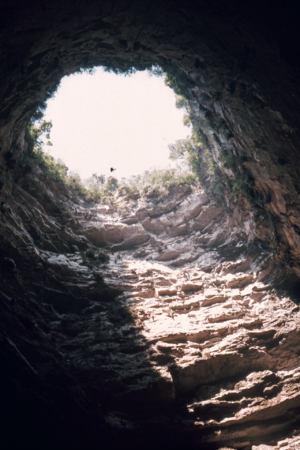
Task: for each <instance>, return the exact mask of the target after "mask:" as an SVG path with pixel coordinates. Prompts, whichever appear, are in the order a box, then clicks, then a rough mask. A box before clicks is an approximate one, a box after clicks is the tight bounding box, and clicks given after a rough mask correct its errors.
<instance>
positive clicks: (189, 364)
mask: <svg viewBox="0 0 300 450" xmlns="http://www.w3.org/2000/svg"><path fill="white" fill-rule="evenodd" d="M31 181H32V183H31V186H34V183H40V182H39V177H35V178H34V177H33V178H32V180H31ZM38 185H39V186H40V189H39V190H38V192H36V191H35V190H34V192H35V194H34V196H33V197H32V202H34V205H35V214H34V216H32V217H31V220H30V224H29V225H28V226H27V230H26V229H25V228H24V227H23V228H22V227H20V228H18V226H19V223H20V217H21V218H22V217H23V215H24V214H25V213H27V210H26V208H24V207H22V203H21V202H19V201H18V196H20V198H24V197H25V196H26V195H29V193H28V192H26V191H25V190H21V188H20V190H19V191H18V195H17V194H16V193H15V195H14V197H10V196H9V193H8V192H7V197H6V209H5V213H4V212H3V215H2V219H1V226H2V227H6V228H7V233H6V235H7V236H10V246H8V244H7V247H6V248H5V251H6V254H7V256H6V257H5V260H3V261H2V263H1V270H2V275H3V277H2V281H1V298H2V300H1V330H2V331H1V352H2V357H3V358H4V359H5V361H7V368H6V369H5V371H4V382H5V383H6V384H7V386H9V389H10V390H16V391H17V393H18V395H19V396H20V397H21V398H22V399H25V400H26V402H28V405H30V407H29V411H31V410H33V411H34V412H35V413H36V411H39V415H40V417H41V418H43V420H42V421H43V426H44V427H45V426H46V425H45V420H44V418H45V417H48V416H49V417H48V419H47V420H48V422H49V423H51V424H52V425H51V426H52V427H53V428H54V429H55V430H56V432H57V433H59V435H60V436H65V439H66V445H68V444H67V443H68V442H70V434H71V435H72V439H74V440H75V441H76V443H78V442H80V445H83V442H85V443H86V445H88V446H89V447H88V448H94V447H93V446H95V447H96V446H97V445H98V443H99V441H102V442H106V443H107V444H106V445H119V444H120V443H121V442H122V445H123V446H125V448H127V447H128V448H138V447H139V446H142V447H143V448H148V447H149V448H150V447H152V446H153V445H154V443H155V442H157V441H159V444H157V445H159V446H161V447H159V448H182V446H183V445H185V446H186V448H191V449H194V448H195V449H196V448H208V449H210V448H211V449H213V448H242V449H247V450H248V449H252V450H254V449H260V450H263V449H265V448H274V449H278V448H293V447H292V445H294V448H297V442H298V441H297V439H298V440H299V437H298V435H297V432H298V431H297V430H298V425H297V423H298V420H299V414H300V394H299V381H300V372H299V353H300V344H299V342H300V313H299V308H298V306H297V305H296V304H295V303H294V302H293V301H292V300H291V299H290V298H289V296H288V293H287V292H284V283H285V282H284V280H283V279H281V278H280V273H279V271H278V269H276V265H275V264H274V261H273V256H272V253H270V252H269V251H268V250H267V249H264V248H263V246H262V243H261V242H260V241H258V240H257V238H256V237H255V230H253V233H252V234H251V232H249V228H248V225H247V220H245V219H246V217H247V214H246V213H245V214H246V215H242V214H235V215H232V214H229V213H228V212H226V210H224V209H223V208H222V207H221V206H220V205H217V204H215V203H213V201H212V200H211V199H209V198H208V197H207V196H205V194H203V193H202V192H197V191H192V190H191V188H190V187H188V186H185V185H180V186H177V187H172V188H171V189H170V192H169V194H168V195H167V196H166V197H164V198H160V197H159V194H151V195H150V196H147V195H145V196H144V197H139V196H138V195H136V196H135V197H134V198H130V196H127V195H125V194H124V193H123V192H122V191H119V192H118V193H117V194H116V195H115V197H114V199H113V201H112V202H111V204H110V205H96V206H94V207H88V205H85V204H84V203H83V202H81V203H79V204H78V203H77V204H74V203H73V202H72V200H71V198H70V197H66V195H67V194H66V192H64V190H63V188H60V187H58V186H57V187H56V191H55V194H56V198H57V200H55V201H54V203H51V202H50V204H49V205H47V204H44V207H42V206H41V203H40V199H41V198H44V194H45V189H46V187H45V185H44V186H43V185H42V184H38ZM42 186H43V189H42V188H41V187H42ZM52 187H53V188H54V185H53V186H52ZM32 192H33V191H32ZM63 199H64V202H63V201H62V200H63ZM60 201H61V203H59V202H60ZM15 204H19V205H20V206H19V209H18V210H17V212H18V214H19V216H17V215H16V212H15V213H14V214H10V213H8V211H9V210H11V211H12V207H13V205H15ZM62 205H64V207H65V209H64V211H62V209H61V208H62ZM66 205H68V209H66ZM54 206H55V208H54ZM14 211H16V207H15V206H14ZM28 214H29V213H28ZM28 217H29V216H28ZM48 224H49V225H48ZM50 224H51V225H50ZM62 224H65V225H64V226H62ZM183 225H184V229H183ZM195 225H196V227H195ZM50 226H51V228H52V234H54V233H55V239H53V241H51V242H52V243H53V246H52V247H50V246H49V240H50V238H49V231H50V230H49V228H50ZM32 229H34V230H35V232H34V233H32ZM28 230H29V231H28ZM183 230H184V231H183ZM29 232H31V235H30V234H29ZM32 234H34V237H32ZM29 241H30V244H29ZM22 242H26V249H28V250H27V256H26V259H25V258H24V244H22ZM88 247H90V248H94V251H95V252H97V249H101V248H105V249H106V251H107V252H108V255H109V256H110V259H109V262H107V263H106V264H103V263H101V262H100V261H98V260H97V259H96V257H94V256H93V254H90V256H89V257H88V256H87V255H89V253H88V252H87V251H86V249H87V248H88ZM274 288H276V289H274ZM8 392H10V391H8ZM14 395H16V394H14ZM9 398H10V397H9ZM7 401H8V402H9V399H8V400H7ZM28 405H27V407H28ZM32 414H33V413H32ZM53 415H54V416H55V417H56V420H57V422H58V423H56V422H55V421H54V420H53ZM29 417H31V416H30V415H29ZM6 420H8V419H7V417H6ZM48 422H47V423H48ZM61 424H63V431H62V430H61V428H60V427H61V426H62V425H61ZM76 428H77V429H76ZM42 430H43V428H42ZM71 430H72V431H71ZM27 432H28V433H30V427H29V431H28V430H27ZM53 435H55V433H54V434H53ZM87 436H88V438H87ZM61 442H64V441H63V439H62V441H61ZM294 443H295V444H294ZM74 445H75V443H74ZM280 446H283V447H280ZM284 446H286V447H284ZM288 446H290V447H288ZM105 448H106V447H105Z"/></svg>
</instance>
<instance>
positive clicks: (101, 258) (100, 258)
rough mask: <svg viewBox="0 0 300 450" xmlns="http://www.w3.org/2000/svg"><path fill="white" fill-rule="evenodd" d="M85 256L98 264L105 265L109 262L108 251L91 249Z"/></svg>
mask: <svg viewBox="0 0 300 450" xmlns="http://www.w3.org/2000/svg"><path fill="white" fill-rule="evenodd" d="M85 256H86V258H88V259H89V260H92V261H93V262H94V263H96V264H97V263H98V264H105V263H108V261H109V255H108V254H107V251H106V250H97V249H94V248H91V247H90V248H88V249H87V251H86V252H85Z"/></svg>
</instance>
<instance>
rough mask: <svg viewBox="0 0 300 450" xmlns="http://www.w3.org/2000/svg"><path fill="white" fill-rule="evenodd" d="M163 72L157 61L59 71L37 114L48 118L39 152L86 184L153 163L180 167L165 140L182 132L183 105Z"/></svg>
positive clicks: (118, 179)
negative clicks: (121, 67)
mask: <svg viewBox="0 0 300 450" xmlns="http://www.w3.org/2000/svg"><path fill="white" fill-rule="evenodd" d="M118 72H119V73H118ZM165 77H166V75H165V73H164V72H163V71H162V70H161V69H160V68H159V67H158V66H153V67H152V68H151V69H148V70H144V71H136V70H135V69H131V70H130V71H127V72H125V73H122V72H121V71H112V70H110V71H108V70H107V69H105V68H103V67H97V68H94V69H89V70H81V71H80V72H77V73H75V74H72V75H70V76H68V77H64V78H63V79H62V80H61V83H60V85H59V88H58V90H57V91H56V93H55V95H54V96H53V97H52V98H51V99H49V100H48V102H47V108H46V110H45V111H44V117H43V118H41V119H40V122H41V120H46V121H48V122H51V123H52V129H51V136H50V133H48V134H46V139H44V143H45V144H46V146H43V151H44V153H46V154H47V157H48V155H51V156H53V157H54V158H55V160H54V163H58V162H59V161H60V160H62V161H63V162H64V164H65V165H66V167H67V168H68V169H69V170H68V177H69V179H70V178H74V179H76V180H77V182H79V183H82V184H83V185H84V186H86V187H87V188H89V187H91V186H93V187H95V185H101V184H104V183H105V182H107V180H108V179H110V180H111V179H112V177H113V178H114V183H113V184H112V186H113V187H116V186H117V185H120V183H121V180H122V179H123V180H124V179H127V180H128V179H130V177H132V179H131V180H132V181H133V180H134V179H137V178H139V177H140V176H141V175H142V174H143V173H144V172H145V171H147V172H149V170H150V171H151V170H154V168H155V169H159V170H167V169H170V168H172V169H175V168H177V170H182V165H180V166H179V164H178V160H177V161H174V159H170V158H169V154H170V149H169V146H170V145H171V144H173V143H174V142H176V141H177V140H179V139H181V140H182V139H187V138H188V135H189V129H188V128H186V126H185V124H184V116H185V113H186V109H185V108H182V105H179V106H180V107H178V103H177V104H176V99H177V98H178V96H177V95H176V94H175V92H174V90H173V89H170V87H168V86H167V85H166V82H165ZM175 104H176V106H175ZM37 126H38V123H37ZM49 138H50V141H49ZM47 144H48V145H47ZM47 161H48V160H47ZM45 162H46V161H45ZM51 163H53V161H51ZM147 172H146V173H147Z"/></svg>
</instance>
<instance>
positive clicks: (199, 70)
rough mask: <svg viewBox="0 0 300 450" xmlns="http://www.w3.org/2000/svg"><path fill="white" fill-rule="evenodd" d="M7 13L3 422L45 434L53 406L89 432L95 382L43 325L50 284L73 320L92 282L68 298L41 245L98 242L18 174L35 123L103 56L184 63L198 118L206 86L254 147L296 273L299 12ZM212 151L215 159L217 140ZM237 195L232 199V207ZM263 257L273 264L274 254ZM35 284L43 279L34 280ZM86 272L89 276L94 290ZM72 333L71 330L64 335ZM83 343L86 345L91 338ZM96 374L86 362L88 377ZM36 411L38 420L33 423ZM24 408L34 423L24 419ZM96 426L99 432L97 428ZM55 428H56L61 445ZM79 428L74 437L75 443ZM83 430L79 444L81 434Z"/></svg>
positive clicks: (39, 183) (16, 4) (203, 7)
mask: <svg viewBox="0 0 300 450" xmlns="http://www.w3.org/2000/svg"><path fill="white" fill-rule="evenodd" d="M0 21H1V26H0V29H1V31H0V55H1V68H0V73H1V86H0V98H1V102H0V146H1V153H0V158H1V159H0V161H1V168H0V180H1V192H0V193H1V206H0V213H1V234H2V240H1V252H2V255H3V256H1V260H0V270H1V274H2V281H1V282H2V285H1V301H2V303H1V311H2V314H1V317H2V322H1V329H2V331H3V333H4V334H1V335H0V348H1V358H2V361H3V364H2V367H5V369H4V371H3V374H1V377H2V378H1V380H2V383H3V384H2V386H4V390H5V392H6V396H5V398H4V397H3V396H2V398H4V400H3V404H4V405H6V408H4V412H3V414H2V418H3V420H4V419H5V421H4V423H9V425H10V428H8V431H7V433H6V434H7V435H8V436H9V435H13V433H14V426H13V425H12V424H14V421H17V422H18V424H20V423H22V420H23V421H24V423H25V425H24V426H23V427H21V428H20V426H19V425H18V427H17V429H18V430H19V432H20V433H21V434H22V433H25V432H27V433H28V434H29V435H30V436H31V437H32V434H33V433H34V429H35V426H34V425H33V423H34V422H35V420H37V424H38V427H39V428H40V430H41V434H42V438H41V442H42V443H43V444H45V435H46V434H47V433H48V432H49V427H48V425H47V420H46V419H47V411H51V414H50V413H49V414H50V416H49V417H50V419H49V420H50V428H51V427H54V423H53V417H54V416H55V415H57V418H58V422H59V423H58V425H57V427H58V430H60V426H61V423H60V419H61V417H60V415H65V416H68V414H71V413H72V414H71V415H72V418H74V417H75V416H76V415H77V417H78V418H77V422H76V421H75V420H74V421H73V422H72V428H73V429H74V423H75V424H76V425H79V422H80V421H84V420H86V428H85V427H84V426H82V429H83V430H85V431H86V430H89V431H90V430H91V428H89V426H90V424H89V417H90V416H91V415H93V417H94V421H93V423H92V426H95V427H96V428H97V426H98V427H99V423H101V425H102V424H103V422H101V421H102V419H103V412H102V411H98V410H97V411H96V412H95V410H94V409H93V407H94V406H95V404H96V403H93V402H92V403H91V402H90V399H91V398H92V397H93V395H94V391H93V389H91V391H89V390H88V389H87V391H85V392H84V393H83V392H82V389H81V388H82V385H81V384H80V380H81V378H80V377H81V376H82V372H81V369H80V367H79V369H78V373H77V374H76V377H77V378H76V380H75V381H74V376H73V373H72V370H70V372H68V371H67V372H66V370H65V366H64V365H63V364H61V360H60V358H61V354H60V352H59V351H57V348H58V347H56V346H55V342H54V341H52V340H51V339H52V337H53V336H54V338H55V336H56V331H55V333H52V332H51V330H50V331H49V329H50V328H51V327H49V323H50V321H53V322H55V321H59V320H61V319H62V317H61V314H63V313H64V311H55V310H54V311H53V310H51V307H50V306H49V305H48V306H46V307H45V306H44V305H43V304H40V299H41V293H42V292H44V293H45V292H48V290H51V289H57V290H58V291H60V292H59V295H61V296H63V298H64V302H66V304H67V305H68V306H67V307H66V308H67V312H68V313H69V314H70V317H69V319H68V320H67V322H68V321H69V323H72V324H75V325H76V323H77V321H78V318H77V316H76V313H78V311H79V313H78V314H80V310H81V308H83V307H84V306H86V305H85V301H86V302H88V301H89V299H88V293H89V291H88V289H87V290H86V291H85V292H84V289H83V288H82V289H81V288H80V287H79V288H78V286H77V287H76V288H75V287H74V286H73V287H74V290H73V291H72V289H71V291H70V292H68V293H67V294H66V286H65V285H64V282H65V278H66V274H65V273H64V272H63V271H62V272H60V269H61V268H60V267H58V269H57V270H58V272H59V273H58V274H57V273H56V271H55V270H53V268H52V267H51V265H50V267H49V266H48V265H47V262H46V261H44V259H45V258H44V259H43V258H42V257H41V255H40V254H39V250H38V249H42V250H43V251H49V252H53V253H56V254H60V253H63V252H72V251H73V249H72V245H76V246H77V247H79V249H85V248H86V246H87V245H89V243H90V242H89V241H88V238H84V237H82V227H81V224H80V220H81V219H80V220H79V223H78V218H76V215H75V214H72V213H71V212H72V211H75V209H76V206H74V204H72V201H70V198H69V197H68V195H67V194H66V192H64V190H63V189H62V190H60V189H58V190H57V187H56V186H55V185H50V184H49V182H48V181H47V180H45V178H44V175H43V174H38V175H32V174H28V175H26V174H24V167H25V165H26V161H25V159H24V151H25V150H26V143H25V141H24V134H25V128H26V123H27V121H28V120H29V119H30V117H31V116H32V114H33V112H34V111H35V109H36V108H37V107H38V105H39V104H40V103H41V102H43V101H44V100H46V99H47V98H48V97H49V96H50V95H51V94H52V93H53V92H54V91H55V89H56V87H57V85H58V83H59V81H60V79H61V78H62V77H63V76H64V75H68V74H71V73H73V72H75V71H76V70H79V69H80V68H81V67H93V66H94V65H105V66H109V67H113V68H118V67H119V68H120V69H122V70H126V69H128V68H130V67H132V66H134V67H136V68H138V69H143V68H145V67H149V66H151V65H152V64H163V65H164V66H165V67H169V68H170V69H171V70H172V69H174V68H176V70H178V71H179V72H181V73H182V74H184V76H185V79H186V82H187V84H188V95H189V98H190V100H191V102H192V103H193V105H194V109H193V114H194V116H195V123H196V124H197V123H202V121H203V120H204V119H205V116H203V114H202V113H201V112H199V111H198V110H197V104H199V103H200V104H201V105H204V100H203V98H204V97H203V94H206V96H207V100H206V103H205V105H204V106H205V108H206V109H207V110H208V111H210V112H211V114H212V115H213V117H214V118H215V120H216V121H217V120H218V119H223V120H224V121H225V122H226V126H227V128H228V130H229V131H230V132H231V134H232V137H231V138H230V139H229V140H227V141H226V142H225V141H224V140H223V138H222V135H221V133H219V135H220V136H219V138H220V141H221V144H222V145H223V146H226V148H227V149H228V150H230V151H232V152H234V153H235V154H236V155H246V156H247V163H246V164H247V168H248V170H249V171H251V173H252V175H253V177H254V179H255V186H256V188H257V190H258V191H259V192H261V195H262V196H263V197H267V198H268V202H267V203H266V205H265V208H266V210H267V211H270V214H271V215H272V217H273V218H274V223H275V228H276V235H277V238H278V243H279V246H278V250H277V251H278V256H277V258H278V259H281V261H283V263H284V264H285V266H289V267H290V268H291V270H290V272H293V273H296V274H298V270H299V269H298V264H299V261H300V254H299V250H298V247H299V245H298V243H299V239H300V237H299V212H300V211H299V192H300V187H299V156H298V145H299V137H300V136H299V126H298V122H299V119H298V117H299V94H300V91H299V64H298V59H299V50H298V49H299V48H300V46H299V37H298V29H297V11H296V10H295V9H293V8H292V7H291V6H289V3H287V2H285V3H284V2H280V1H277V2H272V3H271V2H267V1H263V2H258V1H257V2H255V1H252V2H248V3H247V5H242V4H241V2H236V1H230V2H227V1H224V2H223V1H199V2H189V1H185V2H183V1H172V2H169V1H144V2H140V1H120V0H119V1H118V0H116V1H92V0H87V1H69V0H62V1H57V2H55V1H51V2H50V1H48V0H44V1H42V2H40V1H26V2H21V1H14V0H12V1H10V2H6V1H0ZM201 114H202V115H201ZM215 158H216V160H218V148H217V147H216V149H215ZM28 205H29V206H28ZM239 205H240V204H239V203H236V205H235V209H236V210H237V211H238V208H241V206H239ZM214 207H215V206H214ZM244 208H246V206H245V205H244ZM244 213H245V211H242V218H243V220H242V221H243V222H244V223H245V224H246V222H247V220H248V219H249V218H250V219H251V218H252V219H253V217H252V216H251V214H252V213H251V211H250V209H249V208H248V207H247V208H246V215H243V214H244ZM252 219H251V220H252ZM66 223H68V226H67V227H66V226H65V225H66ZM224 223H225V222H224ZM230 223H232V222H230ZM41 224H42V226H41ZM70 224H71V225H70ZM32 225H33V226H34V227H35V226H36V229H33V228H32ZM69 225H70V226H69ZM220 226H221V225H220ZM255 227H256V228H255ZM247 229H248V235H250V234H251V236H252V237H253V239H255V238H256V237H257V238H259V239H260V240H261V241H262V242H267V243H268V242H269V234H270V232H269V231H270V230H269V231H268V230H267V229H266V230H264V227H263V226H260V225H259V223H257V222H254V220H252V223H251V226H250V227H248V228H247V226H246V225H245V230H247ZM249 229H250V230H251V233H250V232H249ZM255 230H256V231H255ZM225 234H226V233H225ZM244 234H245V233H244ZM244 234H243V239H245V242H247V237H245V235H244ZM246 234H247V233H246ZM234 242H235V243H236V242H238V240H237V241H234ZM246 246H247V244H245V247H246ZM232 248H233V247H232ZM257 251H261V249H260V250H257ZM7 258H8V259H7ZM275 259H276V258H275ZM268 265H269V267H271V268H273V266H272V264H271V263H270V260H268ZM73 275H74V274H73ZM33 281H34V282H36V286H35V289H33V288H32V287H30V283H33ZM89 281H90V280H89V279H88V278H87V280H86V287H88V286H89ZM16 286H17V289H16ZM69 287H70V286H69ZM102 287H103V286H102ZM39 289H40V290H39ZM34 291H36V292H35V294H33V292H34ZM53 295H54V294H53ZM59 295H57V296H56V297H57V298H58V299H59V298H60V297H59ZM46 297H47V296H46ZM50 297H51V295H50V294H49V298H50ZM51 298H52V297H51ZM74 299H76V300H75V301H74ZM58 302H59V300H58ZM74 302H75V306H74ZM42 303H43V299H42ZM69 307H70V309H69ZM77 307H78V311H77V310H76V308H77ZM290 309H292V308H290ZM32 311H34V315H35V316H34V317H33V315H32V314H33V313H32ZM72 314H73V316H72V317H71V315H72ZM282 314H283V315H284V311H283V312H282ZM36 325H37V326H36ZM75 325H74V326H75ZM55 326H56V325H54V327H55ZM72 326H73V325H72ZM86 326H87V325H86V323H84V325H83V327H86ZM62 327H63V325H62ZM67 328H68V327H67ZM291 328H292V326H291ZM12 330H13V334H12ZM73 331H74V330H71V331H70V330H68V329H67V333H68V332H70V333H71V332H73ZM75 331H76V330H75ZM292 331H293V330H292ZM60 332H61V330H60V329H59V330H58V332H57V339H58V340H59V339H60V338H61V334H60ZM64 332H66V330H64ZM67 333H66V335H67ZM51 336H52V337H51ZM7 337H9V338H11V339H10V341H9V340H8V339H7ZM69 337H70V336H69ZM67 340H68V335H67ZM125 340H126V339H125ZM66 345H68V343H66ZM127 345H128V344H127ZM81 351H82V352H83V353H84V351H85V348H82V349H81ZM31 363H32V364H31ZM37 367H38V368H39V370H37V369H36V368H37ZM89 376H90V374H89V373H88V372H87V377H86V379H85V381H84V382H85V383H86V385H89V381H90V379H89ZM11 379H12V380H13V383H12V384H10V381H11ZM78 380H79V381H78ZM81 381H82V380H81ZM93 382H95V384H96V381H95V380H93ZM8 386H10V388H8ZM66 386H68V389H69V391H68V390H67V389H66ZM21 399H22V401H23V402H24V404H23V403H22V401H21ZM28 399H30V405H31V410H30V411H28V402H27V400H28ZM74 399H75V400H74ZM104 404H105V401H104ZM16 405H17V406H16ZM20 405H21V406H20ZM91 405H92V408H91V410H89V409H88V408H89V407H91ZM39 408H40V409H39ZM16 409H18V417H17V418H16ZM86 411H87V414H85V413H86ZM40 412H41V417H42V419H41V420H40V421H38V419H39V414H40ZM26 414H28V415H29V416H30V419H28V420H25V416H26ZM95 417H96V419H95ZM10 419H11V420H10ZM97 420H98V421H99V422H97ZM29 423H31V428H30V427H29ZM43 423H44V426H45V428H44V429H43ZM81 425H82V423H81ZM96 431H97V433H98V435H97V436H99V429H98V428H97V430H96ZM70 433H72V430H68V433H67V432H66V430H65V436H68V437H69V436H70ZM97 433H96V434H97ZM59 434H60V432H59V431H58V432H57V433H56V434H54V435H55V438H53V441H55V439H56V437H57V436H58V435H59ZM100 434H101V433H100ZM161 434H162V435H163V434H164V430H162V433H161ZM76 436H77V435H76V433H74V439H73V443H75V442H76ZM109 438H110V439H112V435H111V434H109ZM82 439H83V442H84V440H85V436H83V437H82ZM136 442H137V441H136ZM143 442H144V441H143ZM51 444H52V442H51ZM97 444H98V442H97ZM66 445H67V444H66ZM74 445H75V444H74ZM137 447H138V445H137Z"/></svg>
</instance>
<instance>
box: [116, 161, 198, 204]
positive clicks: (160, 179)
mask: <svg viewBox="0 0 300 450" xmlns="http://www.w3.org/2000/svg"><path fill="white" fill-rule="evenodd" d="M195 182H196V179H195V176H194V175H193V173H192V172H190V171H179V170H178V169H173V168H172V169H153V170H151V171H146V172H144V174H143V175H136V176H132V177H131V178H130V179H129V180H125V179H123V180H122V181H121V183H120V185H119V189H123V190H124V191H125V192H126V193H127V194H133V193H137V192H138V193H139V194H140V195H144V194H148V195H149V194H150V193H151V192H156V193H158V194H159V196H160V197H165V196H167V195H168V194H169V188H170V186H177V185H179V184H195Z"/></svg>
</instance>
